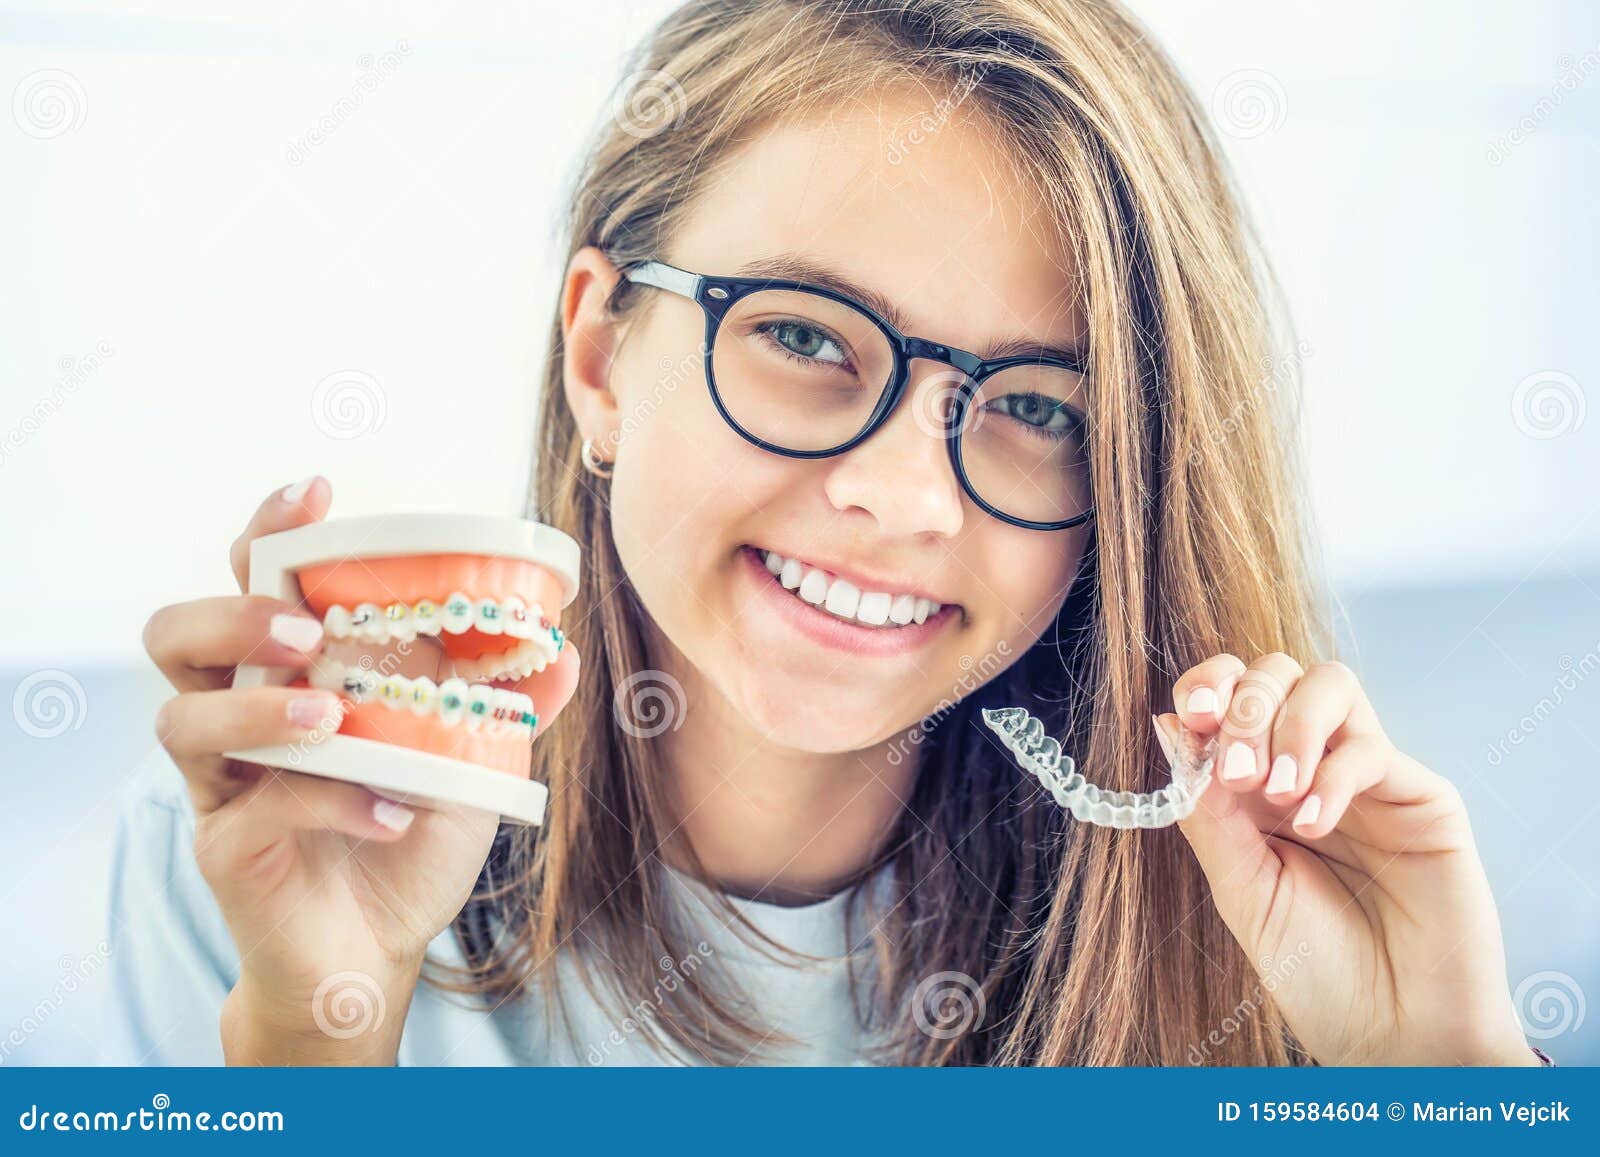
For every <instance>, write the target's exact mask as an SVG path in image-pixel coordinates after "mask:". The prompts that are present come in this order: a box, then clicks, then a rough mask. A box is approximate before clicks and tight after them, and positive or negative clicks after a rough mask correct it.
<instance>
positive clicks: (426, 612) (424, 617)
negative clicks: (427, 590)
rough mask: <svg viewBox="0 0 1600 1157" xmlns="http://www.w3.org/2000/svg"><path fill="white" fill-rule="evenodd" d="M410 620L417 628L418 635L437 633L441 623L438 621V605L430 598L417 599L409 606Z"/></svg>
mask: <svg viewBox="0 0 1600 1157" xmlns="http://www.w3.org/2000/svg"><path fill="white" fill-rule="evenodd" d="M411 621H412V623H413V624H414V625H415V626H416V628H417V634H419V635H437V634H438V633H439V628H440V626H441V625H442V624H441V623H440V622H439V607H438V605H437V604H436V603H435V602H434V601H433V600H432V599H418V600H417V602H416V605H415V606H413V607H412V608H411Z"/></svg>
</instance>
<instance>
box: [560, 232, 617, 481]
mask: <svg viewBox="0 0 1600 1157" xmlns="http://www.w3.org/2000/svg"><path fill="white" fill-rule="evenodd" d="M621 276H622V275H621V274H620V273H618V272H617V268H616V266H614V265H612V264H611V261H610V259H609V258H607V257H606V255H605V254H604V253H602V252H601V251H600V250H599V249H598V248H596V247H595V246H593V245H587V246H585V247H584V248H582V249H580V250H578V251H577V252H576V253H574V254H573V255H572V260H571V261H570V262H569V263H568V265H567V276H566V280H565V281H564V282H563V284H562V290H561V346H562V355H561V371H562V373H561V376H562V383H563V387H564V389H565V392H566V396H567V405H569V406H570V407H572V415H573V418H574V419H575V420H576V421H577V423H578V430H579V431H580V432H581V433H582V434H583V436H584V437H585V438H588V439H589V440H590V441H592V442H593V443H594V444H595V447H596V449H598V450H599V452H600V456H601V457H602V458H611V457H613V456H614V455H613V454H612V452H611V448H612V447H613V446H614V445H615V443H616V440H617V435H618V431H619V428H620V425H621V422H620V417H619V412H620V408H619V407H618V405H617V399H616V395H615V394H613V393H612V392H611V363H612V359H613V358H615V356H616V353H617V348H618V346H619V344H620V340H621V332H620V331H621V327H620V326H619V325H618V324H617V322H616V319H614V318H613V317H612V316H611V314H610V312H609V311H608V310H607V309H606V302H607V301H608V300H609V299H610V297H611V293H612V291H613V290H614V289H615V288H616V285H617V282H618V281H619V280H621Z"/></svg>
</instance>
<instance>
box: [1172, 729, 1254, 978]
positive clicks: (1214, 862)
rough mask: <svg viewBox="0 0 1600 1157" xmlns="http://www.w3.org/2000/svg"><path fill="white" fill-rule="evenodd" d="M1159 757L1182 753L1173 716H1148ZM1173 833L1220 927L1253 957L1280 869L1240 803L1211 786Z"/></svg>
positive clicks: (1181, 737) (1181, 733)
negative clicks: (1193, 862) (1195, 865)
mask: <svg viewBox="0 0 1600 1157" xmlns="http://www.w3.org/2000/svg"><path fill="white" fill-rule="evenodd" d="M1152 721H1153V722H1154V724H1155V728H1156V734H1157V736H1158V737H1159V738H1160V740H1161V746H1162V749H1163V750H1164V751H1169V752H1170V751H1173V750H1181V749H1182V748H1183V747H1184V739H1185V738H1186V736H1185V735H1184V731H1185V728H1184V726H1183V723H1182V722H1181V721H1180V720H1179V718H1178V717H1177V716H1176V715H1172V714H1167V715H1160V716H1153V717H1152ZM1178 830H1179V831H1181V832H1182V833H1183V836H1184V838H1185V839H1186V840H1188V841H1189V847H1190V849H1192V850H1193V852H1194V855H1195V859H1197V860H1198V861H1200V870H1201V871H1202V872H1204V873H1205V877H1206V882H1207V883H1209V884H1210V885H1211V901H1212V903H1214V904H1215V905H1216V906H1217V912H1218V914H1220V915H1221V917H1222V921H1223V923H1225V924H1226V925H1227V926H1228V930H1229V931H1230V932H1232V933H1233V935H1234V938H1235V939H1236V940H1238V941H1239V943H1240V944H1241V945H1243V946H1244V948H1245V949H1246V950H1247V951H1250V952H1254V951H1255V949H1256V948H1257V947H1258V945H1257V944H1256V941H1257V939H1258V937H1259V934H1260V930H1261V927H1262V924H1263V923H1264V921H1265V918H1266V914H1267V912H1268V910H1269V909H1270V908H1271V905H1272V896H1273V892H1274V891H1275V890H1276V889H1277V886H1278V876H1279V874H1280V873H1281V872H1282V871H1283V863H1282V861H1280V860H1279V859H1278V857H1277V855H1275V854H1274V853H1273V851H1272V848H1271V847H1270V846H1269V845H1268V843H1267V837H1266V836H1264V835H1263V834H1262V833H1261V831H1260V829H1259V828H1257V827H1256V825H1255V821H1254V820H1252V819H1251V818H1250V816H1249V813H1247V812H1246V811H1245V809H1244V808H1242V807H1240V806H1239V797H1238V796H1237V795H1235V794H1234V793H1233V792H1231V791H1228V790H1226V789H1225V788H1223V787H1221V786H1220V785H1218V784H1217V783H1215V782H1214V781H1213V782H1212V783H1211V785H1210V786H1208V787H1207V788H1206V790H1205V792H1204V793H1203V794H1202V795H1201V796H1200V802H1199V803H1198V804H1197V805H1196V806H1195V809H1194V811H1193V813H1192V814H1190V816H1189V818H1188V819H1185V820H1180V821H1178Z"/></svg>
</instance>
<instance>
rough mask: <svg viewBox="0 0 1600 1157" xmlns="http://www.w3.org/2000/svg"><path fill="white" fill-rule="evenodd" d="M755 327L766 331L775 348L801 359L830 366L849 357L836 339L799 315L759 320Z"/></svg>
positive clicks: (841, 362) (847, 363)
mask: <svg viewBox="0 0 1600 1157" xmlns="http://www.w3.org/2000/svg"><path fill="white" fill-rule="evenodd" d="M757 331H758V332H760V333H763V334H765V335H767V337H769V338H770V339H771V340H772V341H773V342H775V343H776V344H777V346H778V348H779V349H780V350H781V351H783V352H784V353H786V354H788V355H790V356H791V357H795V358H799V359H801V360H802V361H808V362H820V363H822V364H824V365H830V366H841V367H843V366H848V365H849V364H850V357H849V355H848V354H847V353H845V350H844V346H843V344H842V343H841V342H840V340H839V339H838V338H837V337H835V336H834V335H833V334H832V333H830V332H829V331H828V330H826V329H824V328H822V327H821V326H819V325H817V324H815V323H814V322H809V321H804V320H801V319H798V318H796V319H790V320H785V321H768V322H763V323H762V324H761V325H759V326H758V327H757Z"/></svg>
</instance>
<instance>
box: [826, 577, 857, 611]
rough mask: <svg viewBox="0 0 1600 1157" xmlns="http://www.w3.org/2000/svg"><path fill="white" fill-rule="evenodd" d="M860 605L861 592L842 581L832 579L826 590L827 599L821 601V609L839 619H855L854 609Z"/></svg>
mask: <svg viewBox="0 0 1600 1157" xmlns="http://www.w3.org/2000/svg"><path fill="white" fill-rule="evenodd" d="M860 605H861V592H860V591H859V590H857V589H856V588H855V587H854V586H852V585H851V584H850V583H847V582H845V580H844V579H834V580H833V585H832V586H830V587H829V588H828V597H827V599H826V600H824V601H823V604H822V606H823V609H824V610H826V611H827V612H828V613H829V614H831V615H838V616H839V617H840V618H841V619H853V618H855V617H856V608H857V607H859V606H860Z"/></svg>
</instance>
